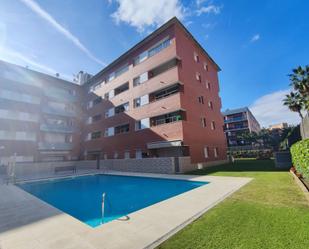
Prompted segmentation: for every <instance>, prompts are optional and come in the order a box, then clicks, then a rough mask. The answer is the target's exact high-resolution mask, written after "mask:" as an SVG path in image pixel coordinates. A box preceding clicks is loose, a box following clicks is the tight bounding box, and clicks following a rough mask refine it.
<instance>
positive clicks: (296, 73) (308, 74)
mask: <svg viewBox="0 0 309 249" xmlns="http://www.w3.org/2000/svg"><path fill="white" fill-rule="evenodd" d="M289 76H290V81H291V83H290V85H291V86H292V87H293V88H294V90H295V91H296V92H298V93H299V94H300V97H301V104H302V107H304V109H305V110H307V111H308V110H309V65H307V66H305V67H304V68H302V67H301V66H299V67H298V68H295V69H293V74H290V75H289Z"/></svg>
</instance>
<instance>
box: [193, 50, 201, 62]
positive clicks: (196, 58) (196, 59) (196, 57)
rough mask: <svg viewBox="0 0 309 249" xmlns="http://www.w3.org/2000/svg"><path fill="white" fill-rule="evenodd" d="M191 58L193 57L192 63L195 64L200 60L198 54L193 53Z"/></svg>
mask: <svg viewBox="0 0 309 249" xmlns="http://www.w3.org/2000/svg"><path fill="white" fill-rule="evenodd" d="M193 57H194V61H195V62H199V61H200V58H199V56H198V54H197V53H196V52H194V54H193Z"/></svg>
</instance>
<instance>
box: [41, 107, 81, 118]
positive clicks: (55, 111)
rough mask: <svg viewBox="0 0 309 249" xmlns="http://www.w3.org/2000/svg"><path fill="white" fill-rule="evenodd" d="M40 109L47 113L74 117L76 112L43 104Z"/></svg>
mask: <svg viewBox="0 0 309 249" xmlns="http://www.w3.org/2000/svg"><path fill="white" fill-rule="evenodd" d="M42 111H43V112H44V113H47V114H52V115H59V116H66V117H75V116H76V113H75V112H73V111H68V110H63V109H56V108H52V107H49V106H44V107H43V108H42Z"/></svg>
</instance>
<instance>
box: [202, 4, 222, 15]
mask: <svg viewBox="0 0 309 249" xmlns="http://www.w3.org/2000/svg"><path fill="white" fill-rule="evenodd" d="M222 8H223V6H218V5H213V4H211V5H208V6H203V7H201V8H199V9H198V10H197V11H196V14H197V15H198V16H200V15H202V14H215V15H218V14H220V13H221V9H222Z"/></svg>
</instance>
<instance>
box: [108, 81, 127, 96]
mask: <svg viewBox="0 0 309 249" xmlns="http://www.w3.org/2000/svg"><path fill="white" fill-rule="evenodd" d="M127 90H129V82H126V83H124V84H123V85H121V86H119V87H117V88H115V89H114V94H113V96H116V95H118V94H120V93H122V92H125V91H127ZM109 96H110V95H109ZM110 97H111V96H110Z"/></svg>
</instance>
